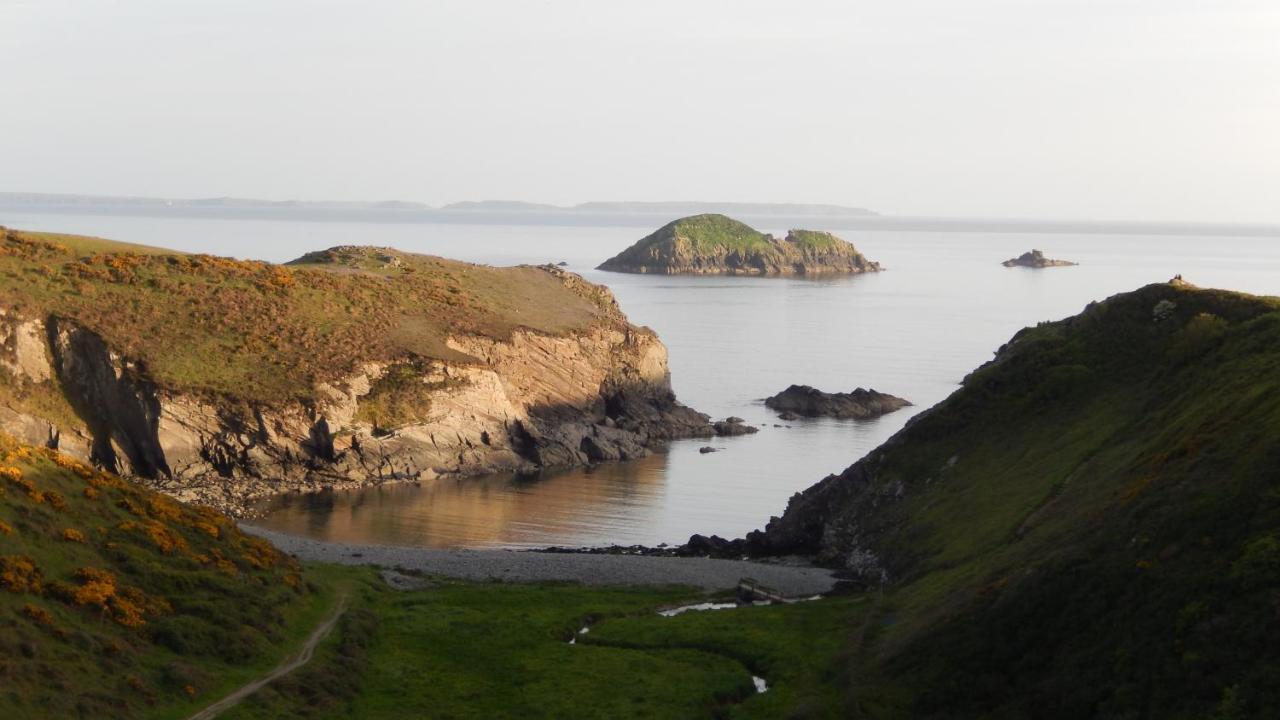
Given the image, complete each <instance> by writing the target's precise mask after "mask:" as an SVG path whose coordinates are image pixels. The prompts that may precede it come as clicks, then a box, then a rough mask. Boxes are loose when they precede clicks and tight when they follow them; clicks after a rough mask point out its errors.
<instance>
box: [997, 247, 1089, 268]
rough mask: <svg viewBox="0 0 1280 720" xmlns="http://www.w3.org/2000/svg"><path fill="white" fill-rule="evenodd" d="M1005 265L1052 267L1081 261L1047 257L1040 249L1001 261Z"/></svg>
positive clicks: (1071, 264)
mask: <svg viewBox="0 0 1280 720" xmlns="http://www.w3.org/2000/svg"><path fill="white" fill-rule="evenodd" d="M1000 264H1001V265H1004V266H1005V267H1025V268H1036V269H1039V268H1050V267H1071V266H1073V265H1078V264H1079V263H1073V262H1071V261H1069V260H1054V259H1053V258H1047V257H1045V256H1044V253H1043V252H1041V251H1040V250H1032V251H1030V252H1024V253H1022V254H1021V255H1019V256H1018V257H1016V258H1010V259H1008V260H1005V261H1004V262H1002V263H1000Z"/></svg>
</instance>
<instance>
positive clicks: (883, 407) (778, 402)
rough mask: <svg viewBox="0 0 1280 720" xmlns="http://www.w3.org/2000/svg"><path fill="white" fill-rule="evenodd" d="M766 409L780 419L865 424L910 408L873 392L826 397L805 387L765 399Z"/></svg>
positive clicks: (787, 390) (793, 388)
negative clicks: (796, 418) (773, 412)
mask: <svg viewBox="0 0 1280 720" xmlns="http://www.w3.org/2000/svg"><path fill="white" fill-rule="evenodd" d="M764 404H765V406H766V407H769V408H771V409H773V410H777V411H778V412H779V413H780V415H779V417H782V418H783V419H787V420H789V419H794V418H795V417H796V416H804V417H819V416H826V417H834V418H845V419H849V418H852V419H856V420H866V419H868V418H874V417H880V416H881V415H884V414H886V413H891V412H893V411H894V410H899V409H901V408H904V407H907V406H909V405H910V404H911V403H909V402H907V401H906V400H903V399H902V398H900V397H896V396H894V395H890V394H888V393H882V392H877V391H875V390H864V389H863V388H857V389H856V390H854V391H853V392H847V393H840V392H838V393H826V392H822V391H821V390H818V389H817V388H812V387H809V386H808V385H792V386H791V387H789V388H787V389H786V390H783V391H782V392H780V393H778V394H777V395H774V396H773V397H770V398H766V399H765V401H764Z"/></svg>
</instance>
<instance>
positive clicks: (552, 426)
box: [0, 268, 715, 512]
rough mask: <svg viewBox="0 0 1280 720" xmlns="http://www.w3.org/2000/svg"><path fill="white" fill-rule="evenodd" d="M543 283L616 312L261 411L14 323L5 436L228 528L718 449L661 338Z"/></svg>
mask: <svg viewBox="0 0 1280 720" xmlns="http://www.w3.org/2000/svg"><path fill="white" fill-rule="evenodd" d="M545 271H546V272H548V273H552V274H553V275H555V276H556V277H557V278H559V280H560V281H561V282H562V283H563V284H564V286H565V289H566V292H568V293H578V294H584V293H585V294H589V295H590V296H591V297H592V298H594V301H599V302H601V303H602V304H603V305H604V306H606V307H610V308H615V309H612V310H610V311H609V313H608V317H607V318H606V320H607V321H600V322H595V323H593V324H591V325H590V326H588V327H586V328H585V329H582V330H576V331H572V332H567V333H565V334H562V335H553V334H547V333H542V332H536V331H533V330H529V329H517V330H515V331H514V332H512V333H511V334H510V336H509V337H507V338H495V337H489V336H484V335H478V334H467V333H464V332H451V333H449V334H448V336H447V337H446V338H445V342H446V343H447V345H448V346H449V348H451V349H452V350H453V351H454V352H456V357H457V358H460V359H457V360H440V359H430V358H422V357H416V358H410V357H405V358H401V359H397V360H377V361H370V362H367V363H365V364H363V366H361V367H359V368H358V369H357V370H356V371H355V372H353V373H350V374H348V375H345V376H342V377H338V378H335V379H331V380H328V381H324V382H318V383H316V384H315V386H314V387H313V388H312V391H311V392H310V393H309V394H307V395H305V396H300V397H292V398H285V399H272V400H262V401H253V400H247V399H245V398H243V397H239V398H237V397H229V396H227V395H224V394H219V393H211V392H207V391H202V390H199V389H196V388H175V387H170V386H164V385H162V384H160V383H158V382H156V381H155V379H154V378H153V376H152V374H151V373H150V372H149V369H148V364H147V362H145V361H144V360H142V359H139V358H136V357H130V356H129V355H128V354H127V353H125V352H122V351H121V350H120V349H119V348H115V347H112V346H110V345H109V344H108V343H107V342H105V341H104V339H103V337H102V334H101V333H100V332H99V331H98V330H97V329H96V328H92V327H86V326H84V325H81V324H79V323H77V322H75V321H73V320H69V319H66V318H63V317H59V316H57V315H39V314H36V313H32V312H30V311H29V310H24V311H19V310H17V309H14V308H8V309H3V310H0V382H2V383H3V385H4V386H5V387H6V388H7V393H8V395H7V399H6V398H0V400H4V402H3V405H0V430H3V431H5V432H8V433H10V434H12V435H14V436H16V437H18V438H20V439H22V440H23V441H26V442H30V443H34V444H39V445H46V446H52V447H56V448H58V449H59V450H61V451H63V452H65V453H67V454H69V455H72V456H75V457H77V458H80V459H82V460H85V461H92V462H93V463H95V464H97V465H99V466H101V467H104V468H108V469H110V470H113V471H116V472H119V473H121V474H124V475H128V476H131V477H133V478H135V479H138V480H140V481H142V482H143V483H144V484H147V485H149V486H151V487H153V488H157V489H160V490H163V491H165V492H167V493H169V494H171V495H173V496H175V497H177V498H179V499H182V500H186V501H191V502H197V503H201V504H206V505H212V506H215V507H218V508H222V509H225V510H229V511H232V512H243V511H245V509H246V508H247V507H248V505H249V503H250V502H251V501H252V500H254V499H255V498H258V497H261V496H265V495H268V494H272V493H278V492H282V491H287V490H309V489H319V488H322V487H354V486H360V485H366V484H373V483H380V482H386V481H406V480H407V481H414V480H429V479H432V478H435V477H437V476H440V475H450V474H453V475H466V474H476V473H485V472H493V471H518V472H528V471H534V470H538V469H541V468H549V467H558V466H572V465H583V464H589V463H597V462H604V461H611V460H627V459H632V458H637V457H641V456H643V455H645V454H647V453H648V452H649V451H650V448H651V447H653V446H654V445H655V444H658V443H661V442H662V441H664V440H668V439H671V438H678V437H695V436H696V437H704V436H705V437H709V436H712V435H713V434H714V433H715V429H714V428H713V426H712V425H711V424H710V422H709V421H708V418H707V416H705V415H703V414H701V413H698V412H695V411H694V410H691V409H690V408H687V407H685V406H683V405H681V404H680V403H679V402H677V401H676V399H675V396H674V394H673V393H672V390H671V385H670V378H669V374H668V369H667V351H666V348H665V347H664V346H663V344H662V343H661V342H660V341H659V340H658V338H657V336H656V335H655V334H654V333H653V332H652V331H650V330H648V329H646V328H640V327H636V326H633V325H630V324H627V323H626V322H625V318H623V316H622V315H621V312H620V311H616V306H614V305H613V300H612V296H611V295H609V293H608V291H607V290H606V289H604V288H601V287H598V286H595V285H591V284H590V283H587V282H585V281H583V280H582V279H581V278H580V277H578V276H576V275H572V274H570V273H566V272H564V271H562V270H559V269H555V268H548V269H546V270H545ZM461 358H465V359H461ZM392 379H394V380H395V382H396V383H398V385H396V387H400V386H402V385H404V384H406V383H407V384H409V385H411V386H412V388H413V390H414V392H413V393H412V394H411V395H409V397H412V398H413V401H414V411H415V413H414V415H413V417H412V419H411V420H410V421H407V422H400V423H397V424H394V425H390V424H388V423H386V422H384V421H380V420H379V416H378V415H377V413H376V411H373V412H371V411H370V407H373V406H374V405H372V404H373V403H375V401H378V402H383V400H382V398H385V395H386V393H385V392H384V390H385V388H386V387H387V383H388V382H390V381H391V380H392Z"/></svg>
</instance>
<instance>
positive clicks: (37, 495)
mask: <svg viewBox="0 0 1280 720" xmlns="http://www.w3.org/2000/svg"><path fill="white" fill-rule="evenodd" d="M0 478H3V479H4V480H7V481H8V482H9V483H10V484H12V485H17V486H18V487H20V488H22V490H23V492H25V493H26V494H27V497H29V498H31V500H32V501H33V502H35V503H36V504H40V503H42V502H44V497H45V496H44V493H42V492H40V491H39V490H38V489H37V488H36V486H35V484H34V483H32V482H31V481H30V480H28V479H26V478H24V477H23V476H22V470H21V469H20V468H16V467H0Z"/></svg>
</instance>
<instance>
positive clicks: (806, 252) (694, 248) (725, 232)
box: [598, 214, 881, 275]
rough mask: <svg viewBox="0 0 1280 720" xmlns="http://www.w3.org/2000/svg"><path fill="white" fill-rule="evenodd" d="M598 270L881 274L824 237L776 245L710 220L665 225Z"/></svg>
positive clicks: (804, 233)
mask: <svg viewBox="0 0 1280 720" xmlns="http://www.w3.org/2000/svg"><path fill="white" fill-rule="evenodd" d="M598 269H599V270H609V271H612V272H626V273H654V274H661V275H823V274H846V275H848V274H856V273H864V272H877V271H879V270H880V269H881V268H880V264H879V263H876V262H872V261H870V260H868V259H867V258H866V256H864V255H863V254H862V253H860V252H858V250H857V248H855V247H854V246H853V245H852V244H850V243H848V242H846V241H844V240H841V239H840V238H838V237H836V236H835V235H832V234H831V233H828V232H820V231H815V230H791V231H789V232H788V233H787V236H786V237H785V238H782V239H778V238H775V237H773V236H772V235H767V234H765V233H762V232H759V231H758V230H755V229H754V228H752V227H750V226H748V225H746V224H744V223H741V222H738V221H737V220H734V219H732V218H729V217H726V216H724V215H715V214H710V215H694V216H692V217H687V218H681V219H680V220H676V221H674V222H671V223H668V224H667V225H664V226H663V227H661V228H659V229H658V230H657V231H655V232H654V233H652V234H651V235H649V236H647V237H645V238H644V239H642V240H640V241H639V242H637V243H636V244H635V245H632V246H631V247H630V248H627V249H626V250H624V251H623V252H621V253H619V254H618V255H616V256H614V257H613V258H611V259H609V260H607V261H605V262H604V263H603V264H601V265H600V267H599V268H598Z"/></svg>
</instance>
